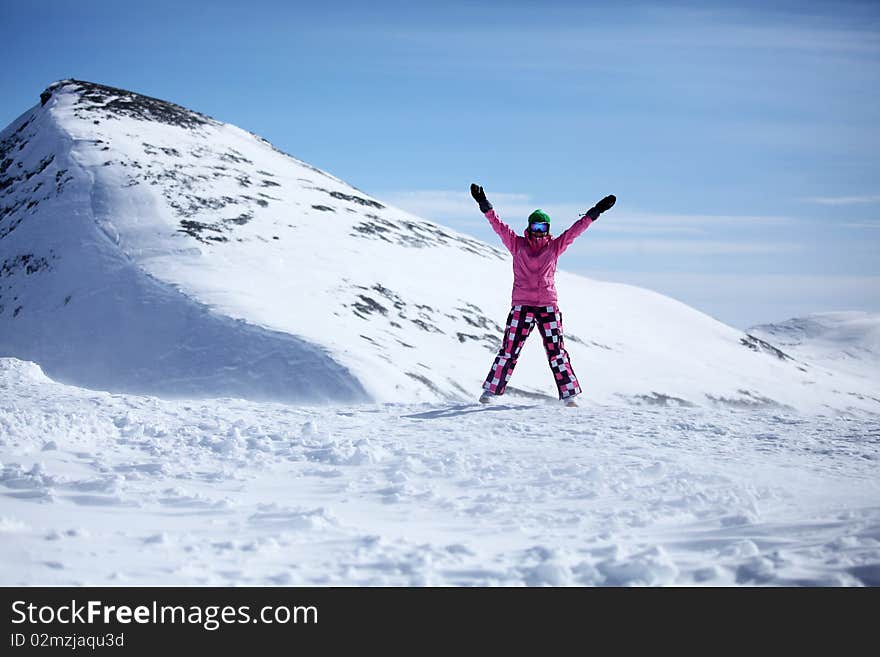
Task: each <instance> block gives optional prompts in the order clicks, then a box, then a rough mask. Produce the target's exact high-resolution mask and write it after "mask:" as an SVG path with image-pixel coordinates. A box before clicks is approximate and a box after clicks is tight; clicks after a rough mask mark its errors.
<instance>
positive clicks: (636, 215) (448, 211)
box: [376, 189, 796, 235]
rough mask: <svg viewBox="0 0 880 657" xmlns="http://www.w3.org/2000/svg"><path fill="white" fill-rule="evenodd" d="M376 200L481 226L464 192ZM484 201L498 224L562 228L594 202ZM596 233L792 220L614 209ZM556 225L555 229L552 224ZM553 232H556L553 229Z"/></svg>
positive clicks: (387, 195)
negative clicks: (532, 219) (539, 221)
mask: <svg viewBox="0 0 880 657" xmlns="http://www.w3.org/2000/svg"><path fill="white" fill-rule="evenodd" d="M376 196H377V198H381V199H383V200H385V201H387V202H388V203H390V204H391V205H394V206H397V207H399V208H402V209H404V210H407V211H408V212H412V213H413V214H415V215H418V216H420V217H424V218H426V219H431V220H433V221H436V222H438V223H451V224H455V225H458V226H467V225H482V224H483V223H484V222H485V220H484V219H483V218H482V216H481V215H480V212H479V209H478V208H477V206H476V203H474V200H473V199H472V198H471V195H470V191H469V190H468V189H464V190H461V191H459V190H444V189H428V190H406V191H386V192H378V193H377V194H376ZM486 196H487V197H488V199H489V201H491V203H492V205H494V206H495V209H496V211H497V212H498V214H499V215H500V216H501V218H502V219H504V220H505V221H507V222H508V223H510V224H511V225H519V224H523V225H524V224H525V221H526V217H528V216H529V214H531V212H532V211H533V210H535V209H536V208H538V207H541V208H542V209H544V210H545V211H546V212H547V213H549V214H550V216H551V217H552V219H553V221H554V224H556V226H562V227H567V226H568V225H569V224H570V223H571V222H573V221H575V220H576V219H577V218H578V217H580V216H581V215H583V213H584V212H586V211H587V210H589V208H590V207H591V206H592V204H593V203H595V202H596V201H598V200H599V199H598V198H595V199H590V200H588V201H586V202H584V203H582V204H580V205H575V204H572V203H555V202H552V201H551V202H543V201H541V202H539V200H538V199H535V198H533V197H532V195H530V194H523V193H510V192H495V191H492V190H489V189H487V190H486ZM601 221H602V224H601V225H602V231H603V232H605V233H618V234H630V235H631V234H640V235H644V234H691V235H702V234H706V233H707V232H708V230H709V229H711V228H716V227H723V226H726V225H735V226H752V227H754V226H766V225H784V224H792V223H794V222H795V221H796V220H795V219H793V218H792V217H785V216H772V215H722V214H719V215H710V214H670V213H657V212H642V211H637V210H630V209H628V208H626V207H621V204H618V205H617V206H616V207H615V208H614V209H613V210H612V211H611V212H610V213H609V214H608V215H603V217H602V219H601ZM557 222H558V223H557ZM556 230H557V232H559V231H560V230H561V229H560V228H556Z"/></svg>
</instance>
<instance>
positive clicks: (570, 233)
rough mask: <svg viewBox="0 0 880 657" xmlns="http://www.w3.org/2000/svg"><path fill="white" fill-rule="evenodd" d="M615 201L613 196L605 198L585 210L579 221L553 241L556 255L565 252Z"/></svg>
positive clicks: (615, 198)
mask: <svg viewBox="0 0 880 657" xmlns="http://www.w3.org/2000/svg"><path fill="white" fill-rule="evenodd" d="M615 201H617V197H616V196H614V195H613V194H612V195H610V196H606V197H605V198H603V199H602V200H601V201H599V202H598V203H596V205H594V206H593V207H592V208H590V209H589V210H587V212H586V214H584V215H583V216H582V217H581V218H580V219H578V220H577V221H575V222H574V223H573V224H572V225H571V227H570V228H569V229H568V230H566V231H564V232H563V233H562V234H561V235H559V236H558V237H557V238H556V239H555V240H553V242H554V244H555V246H556V253H557V254H561V253H562V252H563V251H565V250H566V249H567V248H568V247H569V246H570V245H571V243H572V242H574V241H575V239H576V238H577V237H579V236H580V234H581V233H583V232H584V231H585V230H586V229H587V228H589V227H590V224H592V223H593V222H594V221H596V220H597V219H598V218H599V215H600V214H602V213H603V212H605V210H608V209H609V208H610V207H611V206H612V205H614V203H615Z"/></svg>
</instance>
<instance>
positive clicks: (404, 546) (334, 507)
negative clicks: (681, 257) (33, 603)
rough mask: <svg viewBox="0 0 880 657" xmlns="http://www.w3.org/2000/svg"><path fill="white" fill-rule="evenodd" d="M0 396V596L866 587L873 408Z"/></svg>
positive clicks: (1, 384) (14, 375) (22, 377)
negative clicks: (417, 588)
mask: <svg viewBox="0 0 880 657" xmlns="http://www.w3.org/2000/svg"><path fill="white" fill-rule="evenodd" d="M0 397H2V399H3V404H0V562H2V563H3V568H2V569H0V584H2V585H36V584H48V585H55V584H89V585H114V586H130V585H152V584H163V585H171V584H173V585H231V584H244V585H272V584H296V585H424V584H433V585H509V586H520V585H553V586H562V585H614V586H629V585H651V586H654V585H714V586H727V585H746V586H750V585H769V586H773V585H786V586H791V585H810V586H813V585H833V586H838V585H840V586H848V585H852V586H859V585H870V586H877V585H880V480H878V477H877V462H878V458H880V422H878V420H877V417H876V415H873V414H870V413H864V412H861V413H833V412H829V413H826V414H816V415H804V414H798V413H794V412H789V411H784V410H773V409H734V408H685V407H647V408H639V407H633V406H625V405H619V404H617V405H607V406H606V405H600V404H596V403H593V402H588V405H587V406H585V407H581V408H579V409H574V410H573V409H567V408H563V407H560V406H559V405H558V404H555V403H552V402H547V401H543V400H530V401H526V402H524V401H517V402H513V403H507V404H503V405H498V406H489V407H482V406H479V405H478V404H470V405H465V404H459V403H446V404H424V403H423V404H409V405H406V404H401V405H392V404H353V405H345V406H337V407H322V406H312V407H295V406H290V405H283V404H275V403H258V402H246V401H243V400H240V399H218V400H202V401H193V400H189V401H186V400H176V401H175V400H161V399H158V398H155V397H144V396H134V395H119V394H110V393H106V392H93V391H89V390H85V389H81V388H74V387H70V386H65V385H60V384H57V383H54V382H52V381H50V380H49V379H48V378H46V377H45V376H44V375H43V373H42V372H41V371H40V368H39V367H38V366H36V365H35V364H33V363H27V362H23V361H20V360H16V359H9V358H7V359H0Z"/></svg>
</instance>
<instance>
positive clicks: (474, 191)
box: [471, 183, 516, 253]
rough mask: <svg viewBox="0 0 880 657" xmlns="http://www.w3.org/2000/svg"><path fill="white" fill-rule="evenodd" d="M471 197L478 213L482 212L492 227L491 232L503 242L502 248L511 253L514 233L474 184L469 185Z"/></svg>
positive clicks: (481, 190) (514, 240)
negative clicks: (477, 207) (477, 206)
mask: <svg viewBox="0 0 880 657" xmlns="http://www.w3.org/2000/svg"><path fill="white" fill-rule="evenodd" d="M471 196H473V197H474V200H475V201H476V202H477V203H478V204H479V205H480V212H482V213H483V215H484V216H485V217H486V219H488V220H489V225H490V226H492V230H494V231H495V232H496V233H498V237H500V238H501V241H502V242H504V246H506V247H507V250H508V251H510V252H511V253H513V248H514V245H515V244H516V233H514V232H513V229H512V228H511V227H510V226H508V225H507V224H506V223H504V222H503V221H501V218H500V217H499V216H498V214H497V213H496V212H495V210H493V209H492V204H491V203H489V201H488V199H487V198H486V193H485V192H484V191H483V188H482V187H480V186H479V185H477V184H475V183H471Z"/></svg>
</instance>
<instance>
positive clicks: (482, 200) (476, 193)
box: [471, 183, 492, 214]
mask: <svg viewBox="0 0 880 657" xmlns="http://www.w3.org/2000/svg"><path fill="white" fill-rule="evenodd" d="M471 196H473V197H474V200H475V201H476V202H477V203H479V205H480V212H482V213H483V214H486V213H487V212H488V211H489V210H491V209H492V204H491V203H489V200H488V199H487V198H486V193H485V192H484V191H483V188H482V187H480V186H479V185H477V184H476V183H471Z"/></svg>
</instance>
